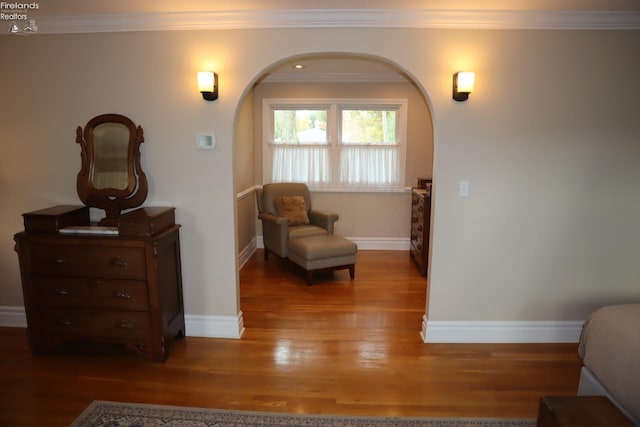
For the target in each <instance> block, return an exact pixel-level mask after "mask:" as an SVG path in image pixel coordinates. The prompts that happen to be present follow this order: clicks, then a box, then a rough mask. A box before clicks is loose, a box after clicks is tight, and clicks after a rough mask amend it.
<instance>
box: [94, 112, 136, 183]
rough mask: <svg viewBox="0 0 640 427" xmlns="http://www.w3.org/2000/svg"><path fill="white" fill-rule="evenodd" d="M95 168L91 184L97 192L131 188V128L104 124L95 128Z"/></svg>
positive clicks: (116, 124)
mask: <svg viewBox="0 0 640 427" xmlns="http://www.w3.org/2000/svg"><path fill="white" fill-rule="evenodd" d="M93 144H94V159H93V160H94V163H93V165H94V167H93V173H92V176H91V182H92V183H93V186H94V188H96V189H97V190H101V189H105V188H113V189H116V190H125V189H126V188H127V187H128V186H129V171H128V168H129V128H128V127H127V126H125V125H124V124H122V123H102V124H99V125H97V126H96V127H95V128H93Z"/></svg>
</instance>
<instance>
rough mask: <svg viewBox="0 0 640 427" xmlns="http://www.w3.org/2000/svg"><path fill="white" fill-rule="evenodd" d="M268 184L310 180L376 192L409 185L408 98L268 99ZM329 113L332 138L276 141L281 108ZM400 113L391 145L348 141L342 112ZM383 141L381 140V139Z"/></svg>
mask: <svg viewBox="0 0 640 427" xmlns="http://www.w3.org/2000/svg"><path fill="white" fill-rule="evenodd" d="M262 106H263V112H262V116H263V121H262V122H263V156H262V157H263V182H265V183H266V182H306V183H307V184H308V185H309V187H310V188H325V189H335V190H337V191H353V190H358V191H360V190H363V191H375V190H397V189H403V188H404V175H405V152H406V144H405V143H404V140H405V139H406V137H405V135H406V118H407V114H406V110H407V101H406V100H389V99H385V100H373V99H372V100H368V99H367V100H363V99H357V100H351V99H349V100H345V99H336V100H327V99H319V100H296V99H293V100H292V99H286V100H275V99H263V103H262ZM305 109H306V110H323V109H326V111H327V123H326V135H327V142H326V143H324V142H306V143H300V142H299V141H296V142H291V141H289V142H286V141H274V137H273V135H274V133H275V132H274V126H275V124H274V115H275V111H276V110H305ZM349 110H364V111H395V120H396V123H395V132H394V133H395V138H393V140H392V141H388V142H387V143H382V144H380V143H375V142H373V143H372V142H354V141H350V142H343V141H342V136H341V128H342V111H349ZM376 142H377V141H376Z"/></svg>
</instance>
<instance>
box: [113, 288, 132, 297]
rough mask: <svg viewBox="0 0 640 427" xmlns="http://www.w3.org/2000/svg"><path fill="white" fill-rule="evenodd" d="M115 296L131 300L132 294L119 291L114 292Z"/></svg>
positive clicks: (122, 290)
mask: <svg viewBox="0 0 640 427" xmlns="http://www.w3.org/2000/svg"><path fill="white" fill-rule="evenodd" d="M114 294H115V296H116V297H118V298H123V299H131V294H130V293H129V292H127V291H125V290H124V289H118V290H117V291H115V292H114Z"/></svg>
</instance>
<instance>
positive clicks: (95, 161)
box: [76, 114, 148, 225]
mask: <svg viewBox="0 0 640 427" xmlns="http://www.w3.org/2000/svg"><path fill="white" fill-rule="evenodd" d="M76 142H77V143H78V144H80V147H81V149H82V151H81V153H80V158H81V160H82V165H81V169H80V172H79V173H78V179H77V190H78V196H79V197H80V200H82V202H83V203H84V204H85V205H86V206H90V207H94V208H100V209H104V211H105V215H106V216H105V217H104V218H103V219H102V220H101V221H100V224H101V225H116V224H117V221H118V217H119V216H120V212H121V211H123V210H125V209H131V208H134V207H137V206H140V205H141V204H142V203H144V201H145V199H146V197H147V191H148V189H147V177H146V175H145V173H144V172H143V170H142V166H141V164H140V144H142V143H143V142H144V131H143V130H142V126H137V127H136V125H135V124H134V123H133V121H132V120H131V119H129V118H128V117H125V116H123V115H120V114H102V115H99V116H96V117H94V118H92V119H91V120H89V122H88V123H87V124H86V125H85V127H84V131H83V130H82V128H81V127H80V126H78V128H77V129H76Z"/></svg>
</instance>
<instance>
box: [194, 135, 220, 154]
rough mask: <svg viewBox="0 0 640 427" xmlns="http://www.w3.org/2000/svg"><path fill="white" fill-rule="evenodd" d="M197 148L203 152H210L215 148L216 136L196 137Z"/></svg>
mask: <svg viewBox="0 0 640 427" xmlns="http://www.w3.org/2000/svg"><path fill="white" fill-rule="evenodd" d="M197 144H198V148H200V149H203V150H212V149H214V148H216V136H215V135H214V134H212V133H209V134H202V135H198V139H197Z"/></svg>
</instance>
